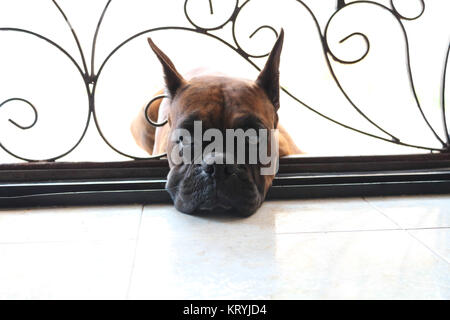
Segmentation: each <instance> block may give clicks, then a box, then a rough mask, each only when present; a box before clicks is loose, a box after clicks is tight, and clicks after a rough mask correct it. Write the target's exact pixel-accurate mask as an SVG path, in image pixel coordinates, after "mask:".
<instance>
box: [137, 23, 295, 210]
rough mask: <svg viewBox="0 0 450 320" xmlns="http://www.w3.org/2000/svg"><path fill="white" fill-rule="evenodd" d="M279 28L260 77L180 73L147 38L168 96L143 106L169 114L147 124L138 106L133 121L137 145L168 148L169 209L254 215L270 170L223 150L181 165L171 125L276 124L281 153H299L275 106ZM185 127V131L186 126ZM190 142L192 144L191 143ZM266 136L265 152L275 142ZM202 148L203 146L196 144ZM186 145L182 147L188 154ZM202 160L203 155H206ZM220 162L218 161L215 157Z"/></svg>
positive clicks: (155, 115) (154, 114) (150, 112)
mask: <svg viewBox="0 0 450 320" xmlns="http://www.w3.org/2000/svg"><path fill="white" fill-rule="evenodd" d="M283 39H284V32H283V30H281V32H280V34H279V36H278V38H277V40H276V42H275V45H274V46H273V49H272V51H271V52H270V54H269V57H268V59H267V61H266V64H265V66H264V68H263V69H262V71H261V72H260V74H259V76H258V78H257V79H256V80H255V81H253V80H244V79H236V78H231V77H227V76H223V75H221V74H205V70H204V69H197V70H195V71H194V72H192V73H191V74H190V75H188V76H186V77H183V76H182V75H181V74H180V73H179V72H178V71H177V69H176V68H175V65H174V64H173V62H172V61H171V60H170V59H169V58H168V57H167V55H166V54H164V52H163V51H162V50H161V49H160V48H158V47H157V46H156V45H155V43H154V42H153V41H152V40H151V39H150V38H148V43H149V44H150V47H151V49H152V50H153V52H154V53H155V54H156V56H157V58H158V59H159V61H160V63H161V65H162V68H163V73H164V78H165V85H166V86H165V89H164V90H161V91H159V92H158V93H157V95H159V94H163V93H164V94H165V95H167V98H165V99H162V100H161V99H159V100H156V101H154V102H153V103H152V104H151V105H150V106H149V108H147V116H148V117H149V118H150V119H152V120H153V121H155V120H156V121H157V122H160V121H163V120H165V119H167V124H166V125H164V126H162V127H158V128H155V127H154V126H152V125H150V124H149V123H148V121H147V119H146V116H145V110H146V108H145V107H144V109H143V110H142V111H141V112H140V113H139V114H138V116H137V117H136V119H135V120H134V121H133V123H132V125H131V132H132V135H133V137H134V139H135V141H136V143H137V144H138V145H139V146H140V147H141V148H142V149H144V150H146V151H147V152H148V153H149V154H151V155H152V154H161V153H167V158H168V162H169V167H170V172H169V174H168V177H167V183H166V189H167V191H168V192H169V194H170V196H171V198H172V199H173V202H174V205H175V207H176V208H177V209H178V210H179V211H181V212H183V213H187V214H214V213H218V212H225V213H226V214H228V213H230V214H234V215H238V216H242V217H247V216H250V215H252V214H253V213H254V212H255V211H256V210H257V209H258V208H259V207H260V206H261V204H262V203H263V201H264V199H265V197H266V195H267V191H268V190H269V187H270V186H271V185H272V181H273V179H274V175H275V173H272V174H264V175H263V174H261V169H262V168H263V167H264V165H263V164H261V163H259V162H257V163H244V164H242V163H241V164H237V163H231V164H229V163H228V162H226V163H224V161H223V160H224V158H225V156H226V155H225V154H226V152H227V151H228V150H227V148H228V145H227V147H225V152H222V153H220V152H210V153H208V154H206V155H203V159H202V160H201V161H197V163H179V161H178V160H177V161H175V158H176V155H181V154H182V153H183V151H186V150H185V148H186V145H185V144H186V143H183V142H182V141H180V139H181V138H179V139H177V138H173V139H172V136H173V135H174V132H175V131H176V130H181V129H182V130H185V131H186V130H187V131H188V132H191V131H192V130H193V126H194V122H195V121H201V124H202V130H204V129H208V128H214V129H215V130H219V131H220V132H222V133H223V132H225V131H226V130H227V129H230V128H231V129H239V128H241V129H243V130H244V129H246V130H247V129H249V128H252V129H255V131H256V130H258V129H261V128H263V129H267V130H270V129H272V130H273V129H277V132H278V140H277V141H278V143H277V145H278V150H275V151H278V152H277V154H278V156H279V157H284V156H288V155H293V154H300V153H302V152H301V151H300V149H299V148H298V147H297V146H296V144H295V143H294V141H293V139H292V138H291V136H290V135H289V134H288V133H287V131H286V130H285V129H284V128H283V127H282V126H281V125H280V124H279V123H278V114H277V111H278V109H279V107H280V99H279V96H280V85H279V65H280V55H281V50H282V46H283ZM185 131H184V132H185ZM188 144H189V147H191V146H192V141H191V142H190V143H188ZM274 145H275V144H274V143H272V142H271V141H269V139H267V140H266V141H265V143H264V147H265V148H266V150H268V151H269V152H272V151H274V150H271V148H276V146H274ZM201 148H203V149H202V150H204V145H203V144H202V145H201ZM191 152H192V149H191V148H190V149H189V150H188V153H191ZM207 160H208V161H207ZM219 160H221V161H219Z"/></svg>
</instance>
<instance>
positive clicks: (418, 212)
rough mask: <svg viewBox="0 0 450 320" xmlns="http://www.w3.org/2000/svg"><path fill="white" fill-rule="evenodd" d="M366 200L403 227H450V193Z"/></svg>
mask: <svg viewBox="0 0 450 320" xmlns="http://www.w3.org/2000/svg"><path fill="white" fill-rule="evenodd" d="M366 200H367V201H368V202H369V203H371V204H372V205H374V206H375V207H376V208H377V209H378V210H380V211H381V212H383V213H384V214H385V215H386V216H388V217H389V218H390V219H392V220H393V221H395V222H396V223H397V224H398V225H400V226H401V227H402V228H435V227H450V195H440V196H420V197H417V196H404V197H380V198H367V199H366Z"/></svg>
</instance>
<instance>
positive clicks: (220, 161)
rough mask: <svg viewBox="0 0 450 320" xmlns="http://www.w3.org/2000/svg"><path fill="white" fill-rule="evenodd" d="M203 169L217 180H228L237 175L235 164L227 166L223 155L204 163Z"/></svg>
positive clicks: (206, 160)
mask: <svg viewBox="0 0 450 320" xmlns="http://www.w3.org/2000/svg"><path fill="white" fill-rule="evenodd" d="M202 169H203V172H205V173H206V174H207V175H209V176H211V177H214V178H216V179H226V178H227V177H229V176H231V175H233V174H234V173H236V170H237V166H236V165H235V164H225V158H224V157H223V156H222V155H216V156H213V157H210V158H208V159H205V160H203V161H202Z"/></svg>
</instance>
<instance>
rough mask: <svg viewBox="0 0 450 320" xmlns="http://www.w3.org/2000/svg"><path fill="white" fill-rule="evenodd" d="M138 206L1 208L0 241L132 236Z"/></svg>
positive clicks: (72, 239)
mask: <svg viewBox="0 0 450 320" xmlns="http://www.w3.org/2000/svg"><path fill="white" fill-rule="evenodd" d="M141 211H142V206H141V205H130V206H109V207H107V206H104V207H74V208H48V209H30V210H5V211H0V243H11V242H13V243H20V242H42V241H55V242H57V241H82V240H83V241H92V240H107V239H110V240H118V239H135V237H136V235H137V230H138V225H139V219H140V215H141Z"/></svg>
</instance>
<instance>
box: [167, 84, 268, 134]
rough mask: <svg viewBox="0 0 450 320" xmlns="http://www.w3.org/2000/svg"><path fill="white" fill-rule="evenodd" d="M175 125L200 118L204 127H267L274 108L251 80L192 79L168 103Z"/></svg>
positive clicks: (185, 123)
mask: <svg viewBox="0 0 450 320" xmlns="http://www.w3.org/2000/svg"><path fill="white" fill-rule="evenodd" d="M172 119H173V120H172V121H173V123H174V125H175V127H186V126H189V125H192V124H193V122H194V121H202V125H203V127H204V128H218V129H225V128H244V127H248V128H271V127H273V121H274V108H273V106H272V104H271V103H270V101H269V100H268V98H267V96H266V94H265V93H264V91H263V90H262V89H261V88H259V87H258V86H257V85H256V84H254V82H251V81H246V80H238V79H230V78H225V77H201V78H194V79H192V80H191V81H189V83H188V84H187V85H186V86H185V87H183V88H181V90H180V91H179V92H178V93H177V95H176V97H175V99H174V101H173V102H172Z"/></svg>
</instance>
